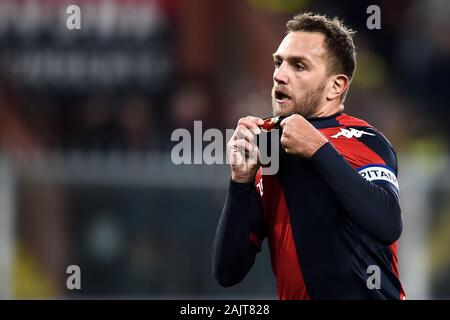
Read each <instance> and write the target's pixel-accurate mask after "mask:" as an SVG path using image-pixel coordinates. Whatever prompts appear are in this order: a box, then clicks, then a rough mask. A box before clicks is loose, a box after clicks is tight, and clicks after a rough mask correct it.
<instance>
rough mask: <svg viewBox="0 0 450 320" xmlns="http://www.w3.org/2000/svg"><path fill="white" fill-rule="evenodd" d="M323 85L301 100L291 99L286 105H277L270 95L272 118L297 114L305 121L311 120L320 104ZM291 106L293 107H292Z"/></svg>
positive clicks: (273, 97) (309, 92)
mask: <svg viewBox="0 0 450 320" xmlns="http://www.w3.org/2000/svg"><path fill="white" fill-rule="evenodd" d="M324 89H325V84H321V85H320V86H319V87H318V88H317V89H315V90H310V91H308V92H306V93H305V94H304V95H303V96H302V97H301V98H299V99H297V98H296V97H292V100H290V101H289V102H288V103H283V104H279V103H277V102H276V99H275V96H274V95H273V94H272V112H273V115H274V116H289V115H291V114H299V115H301V116H302V117H304V118H305V119H308V118H312V117H314V115H315V114H316V111H317V110H318V109H319V107H320V105H321V103H322V96H323V91H324ZM292 104H293V105H292Z"/></svg>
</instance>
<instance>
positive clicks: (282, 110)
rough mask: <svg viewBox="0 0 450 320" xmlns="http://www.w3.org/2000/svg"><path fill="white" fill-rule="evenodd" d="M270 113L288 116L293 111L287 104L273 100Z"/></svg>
mask: <svg viewBox="0 0 450 320" xmlns="http://www.w3.org/2000/svg"><path fill="white" fill-rule="evenodd" d="M272 113H273V115H274V116H288V115H291V114H292V113H293V110H292V107H291V106H290V105H289V104H285V103H283V104H280V103H278V102H274V103H273V104H272Z"/></svg>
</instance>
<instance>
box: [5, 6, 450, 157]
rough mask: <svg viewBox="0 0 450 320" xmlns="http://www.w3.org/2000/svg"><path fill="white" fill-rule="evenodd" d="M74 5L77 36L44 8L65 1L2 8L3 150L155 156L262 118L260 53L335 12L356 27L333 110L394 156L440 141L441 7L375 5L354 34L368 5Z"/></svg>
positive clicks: (443, 113)
mask: <svg viewBox="0 0 450 320" xmlns="http://www.w3.org/2000/svg"><path fill="white" fill-rule="evenodd" d="M71 3H72V2H71ZM74 3H77V2H76V1H75V2H74ZM78 3H79V5H80V7H81V13H82V16H81V17H82V29H81V30H78V31H73V30H67V29H66V30H62V29H64V28H65V23H64V16H63V17H60V19H58V18H57V16H58V15H56V14H54V15H51V14H48V13H46V12H47V11H48V10H50V11H51V10H56V9H55V8H58V10H59V11H58V13H59V14H60V13H64V12H63V11H62V10H61V8H63V7H64V2H57V1H53V2H52V1H44V0H43V1H7V0H3V1H1V4H0V6H1V7H0V8H1V10H0V11H1V12H2V15H3V16H4V17H5V21H2V24H0V44H1V47H0V48H1V49H0V50H1V51H0V53H1V60H0V61H1V66H2V68H1V69H0V70H1V71H0V72H1V73H0V77H1V86H0V112H1V114H2V117H0V118H1V120H0V121H3V123H2V125H1V126H0V127H1V132H0V133H1V135H0V137H1V142H2V143H1V145H2V147H3V148H6V149H11V148H13V149H14V148H19V149H26V150H27V149H33V148H38V149H44V150H47V149H64V150H68V149H69V150H70V149H81V150H89V149H101V150H123V151H127V150H133V151H148V150H164V149H165V148H167V147H168V146H169V145H170V132H171V130H173V129H174V128H179V127H183V128H188V129H189V128H191V127H192V126H193V121H194V120H203V121H204V127H217V128H221V129H223V128H233V127H234V126H235V123H236V121H237V119H238V118H239V117H241V116H244V115H248V114H251V115H257V116H261V117H263V116H267V115H269V114H270V112H271V109H270V88H271V85H272V79H271V75H272V67H273V66H272V61H271V54H272V53H273V52H274V51H275V50H276V48H277V46H278V44H279V42H280V40H281V39H282V38H283V35H284V33H285V27H284V25H285V22H286V21H287V20H288V19H289V17H291V16H292V15H293V14H295V13H296V12H298V11H302V10H303V11H305V10H311V11H315V12H321V13H325V14H328V15H330V16H339V17H341V18H342V19H343V20H344V21H345V22H346V23H347V24H348V25H349V26H351V27H352V28H353V29H355V30H356V31H357V35H356V39H355V41H356V45H357V50H358V68H357V72H356V77H355V79H354V81H353V83H352V87H351V90H350V94H349V97H348V99H347V102H346V105H345V107H346V112H348V113H350V114H354V115H356V116H360V117H362V118H364V119H367V120H368V121H369V122H371V123H373V124H374V125H375V126H377V127H379V128H380V129H381V130H382V131H383V132H385V134H386V135H387V136H388V137H389V138H390V139H391V140H392V142H393V143H394V145H395V146H396V147H397V148H398V149H399V150H405V149H408V148H413V147H415V144H416V142H418V141H422V140H423V139H426V140H427V141H428V142H430V143H431V144H433V145H434V144H436V145H437V146H439V148H440V147H446V146H447V142H448V135H449V133H450V132H449V130H448V126H447V125H446V119H447V117H448V112H449V111H448V108H447V105H446V102H447V101H448V98H449V90H447V88H446V85H447V81H446V77H447V74H448V72H449V68H450V66H449V59H448V57H449V53H450V40H449V37H448V36H447V34H448V32H449V31H450V30H449V29H450V23H449V19H448V16H449V10H450V9H449V8H450V6H449V5H448V3H447V2H446V1H445V0H432V1H409V0H408V1H407V0H403V1H395V3H394V2H392V1H379V2H378V5H379V6H380V7H381V29H380V30H369V29H367V27H366V20H367V18H368V17H369V14H367V13H366V8H367V7H368V6H369V5H370V4H371V3H372V2H371V1H358V3H354V2H352V1H342V2H340V3H339V5H337V4H335V2H334V1H318V2H316V1H314V2H313V1H308V0H295V1H294V0H291V1H269V0H248V1H237V0H236V1H209V0H154V1H147V2H145V1H115V0H111V1H78ZM44 4H45V5H44ZM39 5H40V7H39ZM33 8H34V9H36V8H41V9H40V10H37V9H36V10H37V13H35V14H30V13H29V11H30V10H32V9H33ZM52 8H53V9H52ZM46 9H48V10H47V11H46ZM144 9H145V10H144ZM133 10H134V11H133ZM90 11H92V12H93V13H91V14H90V13H89V12H90ZM13 12H14V13H15V14H16V16H17V17H16V18H14V17H12V13H13ZM126 12H130V14H128V16H127V15H126V14H125V13H126ZM136 12H141V19H140V20H138V21H137V22H136V23H134V24H133V23H132V22H133V21H134V20H137V18H136V17H137V14H136ZM39 15H42V16H44V17H40V16H39ZM92 15H96V16H95V17H94V18H92ZM60 16H61V15H60ZM122 16H123V17H122ZM7 17H10V18H9V19H8V18H7ZM24 19H25V21H24ZM27 19H28V20H29V21H26V20H27ZM148 20H151V21H152V22H148ZM43 21H44V22H45V23H44V22H43ZM33 23H34V25H33ZM52 23H53V25H52ZM83 23H85V24H86V25H83ZM118 24H119V27H118V26H117V25H118ZM120 26H122V27H120ZM74 55H75V57H74ZM77 59H78V60H79V61H78V60H77ZM102 61H103V63H102ZM40 64H41V65H40ZM66 64H67V66H66ZM161 66H163V67H161ZM146 68H147V69H146ZM61 70H62V71H61ZM136 70H140V71H142V72H141V73H140V74H139V75H136V74H133V73H132V72H134V73H136V72H137V73H139V72H140V71H139V72H138V71H136ZM145 70H147V71H148V72H145Z"/></svg>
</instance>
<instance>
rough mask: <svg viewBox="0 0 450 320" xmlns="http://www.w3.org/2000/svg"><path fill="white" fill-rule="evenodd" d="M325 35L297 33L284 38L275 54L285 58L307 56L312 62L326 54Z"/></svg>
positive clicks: (291, 33)
mask: <svg viewBox="0 0 450 320" xmlns="http://www.w3.org/2000/svg"><path fill="white" fill-rule="evenodd" d="M324 40H325V35H324V34H323V33H320V32H305V31H295V32H290V33H289V34H288V35H287V36H286V37H284V39H283V41H282V42H281V44H280V46H279V47H278V49H277V52H275V54H277V55H281V56H283V57H284V58H288V57H289V56H305V57H307V58H308V59H310V60H312V61H316V60H317V59H321V58H322V57H323V56H324V54H325V43H324Z"/></svg>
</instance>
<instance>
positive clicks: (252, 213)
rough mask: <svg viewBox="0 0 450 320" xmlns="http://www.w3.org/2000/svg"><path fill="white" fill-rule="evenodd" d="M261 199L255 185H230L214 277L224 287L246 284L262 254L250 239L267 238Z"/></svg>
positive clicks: (215, 254) (215, 249) (216, 246)
mask: <svg viewBox="0 0 450 320" xmlns="http://www.w3.org/2000/svg"><path fill="white" fill-rule="evenodd" d="M263 220H264V219H263V209H262V202H261V198H260V197H259V196H258V194H257V193H256V189H255V187H254V185H253V183H237V182H234V181H232V180H231V181H230V187H229V191H228V195H227V199H226V202H225V206H224V208H223V211H222V216H221V218H220V221H219V225H218V227H217V231H216V236H215V239H214V244H213V272H214V277H215V278H216V280H217V281H218V282H219V283H220V285H222V286H224V287H229V286H233V285H235V284H237V283H239V282H241V281H242V279H243V278H244V277H245V275H246V274H247V273H248V271H249V270H250V268H251V267H252V266H253V263H254V261H255V256H256V253H257V252H259V251H260V247H259V244H255V243H254V242H253V241H252V240H251V239H250V235H251V234H252V235H253V237H255V236H256V237H257V238H258V239H262V238H263V229H264V227H263V226H264V221H263Z"/></svg>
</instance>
